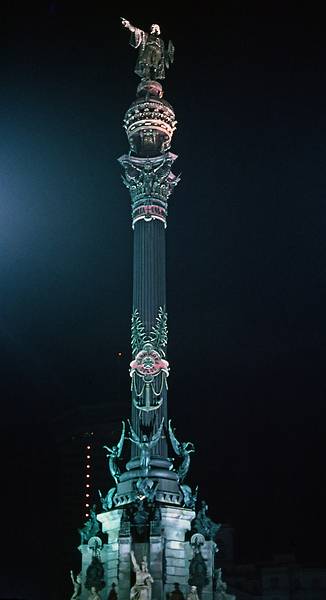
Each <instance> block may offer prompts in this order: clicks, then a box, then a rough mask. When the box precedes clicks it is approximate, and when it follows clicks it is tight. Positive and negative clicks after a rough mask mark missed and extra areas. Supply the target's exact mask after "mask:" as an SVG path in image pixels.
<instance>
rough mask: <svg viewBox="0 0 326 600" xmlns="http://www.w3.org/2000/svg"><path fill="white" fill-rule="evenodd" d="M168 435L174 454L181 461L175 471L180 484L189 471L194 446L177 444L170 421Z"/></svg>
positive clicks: (190, 443) (186, 443)
mask: <svg viewBox="0 0 326 600" xmlns="http://www.w3.org/2000/svg"><path fill="white" fill-rule="evenodd" d="M169 434H170V440H171V444H172V447H173V450H174V452H175V453H176V455H177V456H180V458H181V459H182V462H181V464H180V467H179V468H178V469H177V471H176V472H177V475H178V478H179V481H180V483H182V482H183V480H184V479H185V477H186V475H187V473H188V471H189V467H190V453H191V452H195V446H194V445H193V443H192V442H178V440H177V438H176V437H175V435H174V432H173V429H172V425H171V419H170V420H169Z"/></svg>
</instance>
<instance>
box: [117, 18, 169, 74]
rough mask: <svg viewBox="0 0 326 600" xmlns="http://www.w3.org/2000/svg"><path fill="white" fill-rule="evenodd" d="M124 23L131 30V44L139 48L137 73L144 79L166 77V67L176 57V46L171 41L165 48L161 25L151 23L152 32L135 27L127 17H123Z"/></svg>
mask: <svg viewBox="0 0 326 600" xmlns="http://www.w3.org/2000/svg"><path fill="white" fill-rule="evenodd" d="M121 21H122V25H123V26H124V27H126V28H127V29H129V31H130V32H131V36H130V45H131V46H133V47H134V48H138V49H139V50H138V59H137V62H136V66H135V73H136V75H139V77H140V78H141V79H142V80H146V81H148V80H150V79H154V80H156V79H164V78H165V69H166V68H169V66H170V63H173V59H174V46H173V44H172V42H171V41H169V43H168V47H167V49H166V48H165V44H164V41H163V40H162V38H161V37H160V34H161V30H160V27H159V25H156V24H153V25H151V30H150V33H145V31H143V30H142V29H139V28H138V27H135V26H134V25H132V24H131V23H129V21H127V19H124V18H122V17H121Z"/></svg>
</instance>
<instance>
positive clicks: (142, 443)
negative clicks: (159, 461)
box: [126, 417, 164, 477]
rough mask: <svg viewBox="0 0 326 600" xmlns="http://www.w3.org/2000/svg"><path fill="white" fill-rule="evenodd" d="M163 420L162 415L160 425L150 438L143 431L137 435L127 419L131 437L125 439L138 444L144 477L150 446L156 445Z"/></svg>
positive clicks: (146, 471)
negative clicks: (140, 434)
mask: <svg viewBox="0 0 326 600" xmlns="http://www.w3.org/2000/svg"><path fill="white" fill-rule="evenodd" d="M163 422H164V417H163V419H162V421H161V425H160V426H159V428H158V430H157V432H156V433H154V435H153V436H152V438H151V439H150V438H149V437H148V435H147V434H146V433H143V434H142V436H141V438H140V437H139V436H138V435H137V433H136V432H135V431H134V430H133V428H132V426H131V423H130V421H129V419H128V423H129V427H130V435H131V437H127V438H126V439H127V440H130V441H131V442H132V443H133V444H135V445H136V446H138V448H139V449H140V463H139V466H140V468H141V470H142V471H143V473H144V476H145V477H147V475H148V471H149V467H150V460H151V452H152V448H154V446H156V444H157V443H158V441H159V439H160V437H161V434H162V429H163Z"/></svg>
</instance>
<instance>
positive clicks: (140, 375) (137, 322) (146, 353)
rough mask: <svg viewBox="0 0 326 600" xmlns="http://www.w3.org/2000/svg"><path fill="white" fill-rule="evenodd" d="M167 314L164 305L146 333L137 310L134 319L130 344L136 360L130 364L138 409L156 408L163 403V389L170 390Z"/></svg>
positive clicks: (134, 402)
mask: <svg viewBox="0 0 326 600" xmlns="http://www.w3.org/2000/svg"><path fill="white" fill-rule="evenodd" d="M167 339H168V332H167V314H166V312H165V311H164V310H163V308H162V307H160V308H159V313H158V316H157V318H156V324H155V325H154V326H153V328H152V330H151V332H150V333H149V334H148V335H147V334H146V333H145V329H144V325H143V323H142V321H141V318H140V316H139V313H138V310H137V309H136V310H134V312H133V314H132V321H131V347H132V354H133V357H134V360H132V362H131V363H130V377H131V380H132V381H131V390H132V392H133V404H134V405H135V406H136V408H137V409H138V410H141V411H145V412H149V411H152V410H157V409H158V408H159V407H160V406H161V404H162V402H163V396H162V393H163V389H164V388H165V389H167V381H166V379H167V377H168V375H169V363H168V361H167V360H165V358H164V357H165V348H166V345H167Z"/></svg>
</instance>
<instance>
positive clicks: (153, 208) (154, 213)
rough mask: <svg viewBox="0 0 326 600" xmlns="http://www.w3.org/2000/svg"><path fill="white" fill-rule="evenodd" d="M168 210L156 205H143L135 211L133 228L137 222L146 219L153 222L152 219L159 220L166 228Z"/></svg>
mask: <svg viewBox="0 0 326 600" xmlns="http://www.w3.org/2000/svg"><path fill="white" fill-rule="evenodd" d="M166 212H167V211H166V209H165V208H162V207H161V206H157V205H156V204H142V205H141V206H138V207H137V208H135V209H134V210H133V215H132V228H133V229H134V225H135V223H136V222H137V221H140V220H141V219H144V220H145V221H151V220H152V219H158V220H159V221H162V222H163V223H164V226H165V227H166Z"/></svg>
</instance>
